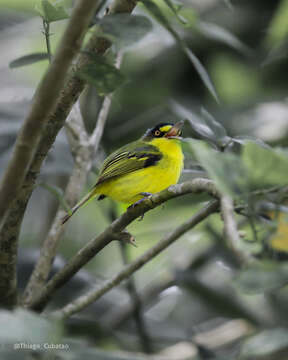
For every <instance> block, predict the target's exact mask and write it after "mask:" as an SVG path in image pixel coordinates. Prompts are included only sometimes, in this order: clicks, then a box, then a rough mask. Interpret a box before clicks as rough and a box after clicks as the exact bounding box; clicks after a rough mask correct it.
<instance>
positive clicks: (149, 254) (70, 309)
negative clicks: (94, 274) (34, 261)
mask: <svg viewBox="0 0 288 360" xmlns="http://www.w3.org/2000/svg"><path fill="white" fill-rule="evenodd" d="M218 206H219V202H218V201H217V200H214V201H212V202H210V203H209V205H207V206H205V207H204V208H202V209H201V210H200V211H199V212H198V213H197V214H195V215H194V216H193V217H192V218H191V219H189V220H188V221H186V222H184V223H183V224H182V225H180V226H179V227H177V228H176V229H175V230H174V231H172V233H171V234H169V235H168V236H165V237H164V238H163V239H162V240H160V241H159V242H158V243H157V244H156V245H155V246H153V247H152V248H151V249H149V250H147V251H146V252H145V253H144V254H143V255H141V256H139V257H138V258H137V259H136V260H134V261H133V262H131V263H130V264H129V265H126V266H125V267H124V268H123V269H122V270H121V271H120V272H119V273H118V274H116V275H115V276H113V277H112V278H111V279H110V280H107V281H105V282H104V283H103V284H102V285H101V286H99V287H97V288H96V289H92V290H90V291H89V292H87V293H86V294H84V295H82V296H80V297H78V298H77V299H76V300H74V301H73V302H71V303H70V304H68V305H66V306H65V307H64V308H62V309H61V310H58V311H56V312H54V314H55V315H57V316H59V317H61V318H68V317H70V316H71V315H73V314H75V313H77V312H79V311H81V310H82V309H84V308H85V307H86V306H88V305H90V304H91V303H92V302H94V301H96V300H97V299H99V298H100V297H101V296H103V295H104V294H105V293H106V292H108V291H109V290H111V289H112V288H114V287H115V286H117V285H119V284H120V283H121V282H122V281H123V280H124V279H127V278H129V277H130V276H131V275H132V274H133V273H134V272H135V271H137V270H139V269H140V268H141V267H142V266H143V265H145V264H146V263H147V262H149V261H150V260H151V259H153V258H154V257H155V256H157V255H158V254H159V253H160V252H162V251H163V250H165V249H166V248H167V247H168V246H169V245H171V244H172V243H173V242H174V241H175V240H177V239H178V238H179V237H180V236H182V235H183V234H184V233H185V232H187V231H188V230H191V229H192V228H194V227H195V226H196V225H197V224H199V223H200V222H201V221H203V220H204V219H206V218H207V217H208V216H209V215H210V214H212V213H214V212H216V211H217V209H218Z"/></svg>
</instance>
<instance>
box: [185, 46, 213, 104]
mask: <svg viewBox="0 0 288 360" xmlns="http://www.w3.org/2000/svg"><path fill="white" fill-rule="evenodd" d="M184 51H185V54H186V55H187V56H188V58H189V60H190V61H191V62H192V64H193V65H194V67H195V69H196V71H197V72H198V74H199V76H200V78H201V79H202V81H203V83H204V85H205V86H206V88H207V89H208V90H209V91H210V93H211V95H212V96H213V97H214V99H215V100H216V102H217V103H219V99H218V96H217V93H216V90H215V87H214V85H213V83H212V80H211V78H210V76H209V74H208V72H207V71H206V69H205V67H204V66H203V65H202V64H201V62H200V60H199V59H198V58H197V57H196V55H195V54H194V53H193V52H192V51H191V50H190V49H189V48H188V47H187V46H185V47H184Z"/></svg>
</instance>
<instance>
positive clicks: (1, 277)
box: [0, 0, 136, 304]
mask: <svg viewBox="0 0 288 360" xmlns="http://www.w3.org/2000/svg"><path fill="white" fill-rule="evenodd" d="M91 4H92V2H91ZM135 6H136V1H135V0H114V2H113V3H112V5H111V7H110V12H109V13H110V14H113V13H117V12H126V13H130V12H132V10H133V9H134V7H135ZM76 28H77V27H76ZM109 47H110V42H109V41H108V40H106V39H103V38H99V36H98V32H97V31H95V32H94V33H93V34H92V36H91V38H90V40H89V42H88V44H87V46H86V47H85V50H86V51H88V52H90V53H91V52H92V53H96V54H104V53H105V51H106V50H107V49H108V48H109ZM54 61H55V58H54ZM89 61H91V59H90V57H87V56H86V55H85V54H84V53H81V54H80V55H79V56H78V60H77V62H76V64H75V66H74V68H75V71H74V72H71V74H70V75H69V77H68V80H67V82H66V85H65V88H64V89H63V90H62V92H61V94H60V97H59V99H58V102H57V104H56V106H55V107H54V110H53V111H52V112H51V113H50V115H49V117H48V121H47V125H46V126H45V129H44V131H43V134H42V138H41V140H40V143H39V144H38V147H37V150H36V152H35V154H34V157H33V160H32V162H31V165H30V167H29V169H28V171H27V174H26V177H25V181H24V183H23V185H22V187H21V190H20V192H19V194H18V195H17V197H15V199H14V202H13V203H12V206H11V210H10V211H9V213H8V215H7V216H6V219H5V222H4V223H3V226H2V227H0V229H1V230H0V237H1V242H0V247H1V249H0V250H1V251H0V257H1V253H2V254H3V256H4V257H5V259H4V260H1V261H0V263H1V271H0V294H2V296H4V295H3V294H5V297H6V298H7V301H6V302H7V303H8V304H10V303H11V304H12V303H15V294H16V281H15V279H16V253H17V241H18V236H19V232H20V226H21V223H22V219H23V216H24V213H25V210H26V207H27V203H28V201H29V198H30V196H31V194H32V191H33V189H34V187H35V181H36V178H37V176H38V174H39V172H40V168H41V165H42V163H43V161H44V159H45V158H46V156H47V153H48V151H49V150H50V148H51V146H52V145H53V143H54V141H55V138H56V136H57V134H58V132H59V130H60V129H61V128H62V126H63V124H64V121H65V119H66V117H67V116H68V114H69V112H70V110H71V108H72V106H73V104H74V103H75V102H76V101H77V99H78V97H79V95H80V93H81V92H82V90H83V89H84V85H85V82H84V81H83V80H81V79H79V78H78V77H77V76H76V75H75V72H77V70H80V69H81V67H83V66H84V65H86V64H87V63H88V62H89ZM53 92H54V84H53V91H52V93H53ZM30 130H31V129H30ZM2 204H3V202H2V203H1V205H2ZM2 206H3V205H2ZM2 222H3V220H2ZM11 274H12V275H11ZM9 279H10V280H9ZM9 294H12V295H13V294H14V295H13V297H14V299H12V297H11V299H9V297H10V295H9Z"/></svg>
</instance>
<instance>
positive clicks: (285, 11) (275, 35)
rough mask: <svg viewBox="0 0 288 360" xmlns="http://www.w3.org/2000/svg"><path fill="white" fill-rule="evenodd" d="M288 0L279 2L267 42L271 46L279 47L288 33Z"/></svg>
mask: <svg viewBox="0 0 288 360" xmlns="http://www.w3.org/2000/svg"><path fill="white" fill-rule="evenodd" d="M287 17H288V0H282V1H280V2H279V4H278V6H277V9H276V11H275V15H274V16H273V17H272V20H271V23H270V26H269V29H268V32H267V37H266V44H267V45H268V47H269V48H277V47H278V46H280V45H281V44H282V43H283V42H284V41H285V39H287V35H288V22H287Z"/></svg>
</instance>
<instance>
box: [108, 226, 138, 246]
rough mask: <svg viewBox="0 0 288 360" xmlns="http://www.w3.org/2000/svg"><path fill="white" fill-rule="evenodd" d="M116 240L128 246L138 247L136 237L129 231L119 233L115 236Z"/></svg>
mask: <svg viewBox="0 0 288 360" xmlns="http://www.w3.org/2000/svg"><path fill="white" fill-rule="evenodd" d="M114 237H115V239H117V240H120V241H124V242H125V243H127V244H130V245H133V246H135V247H137V244H136V240H135V237H134V236H133V235H131V234H130V233H129V232H128V231H126V230H124V231H121V232H119V233H115V234H114Z"/></svg>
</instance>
